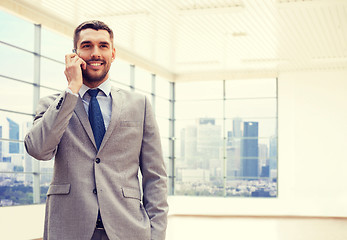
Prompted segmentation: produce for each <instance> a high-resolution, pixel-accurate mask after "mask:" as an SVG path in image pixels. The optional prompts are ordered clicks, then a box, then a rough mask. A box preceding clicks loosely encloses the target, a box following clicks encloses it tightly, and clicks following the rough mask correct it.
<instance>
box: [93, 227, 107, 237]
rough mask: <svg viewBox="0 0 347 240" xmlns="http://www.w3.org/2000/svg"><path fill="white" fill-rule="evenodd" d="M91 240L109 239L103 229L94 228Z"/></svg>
mask: <svg viewBox="0 0 347 240" xmlns="http://www.w3.org/2000/svg"><path fill="white" fill-rule="evenodd" d="M91 240H109V238H108V237H107V234H106V231H105V229H97V228H95V231H94V234H93V236H92V238H91Z"/></svg>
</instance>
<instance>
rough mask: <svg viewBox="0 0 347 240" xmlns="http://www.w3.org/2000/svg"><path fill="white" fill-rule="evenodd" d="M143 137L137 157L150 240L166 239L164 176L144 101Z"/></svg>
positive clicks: (156, 136) (152, 121)
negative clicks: (149, 227) (149, 228)
mask: <svg viewBox="0 0 347 240" xmlns="http://www.w3.org/2000/svg"><path fill="white" fill-rule="evenodd" d="M145 106H146V107H145V108H146V109H145V121H144V133H143V140H142V149H141V156H140V168H141V173H142V176H143V179H142V187H143V203H144V207H145V209H146V211H147V213H148V215H149V218H150V221H151V232H152V237H151V239H152V240H159V239H165V233H166V226H167V213H168V203H167V179H166V178H167V175H166V168H165V164H164V160H163V155H162V150H161V142H160V136H159V129H158V127H157V123H156V121H155V117H154V113H153V111H152V108H151V106H150V104H149V103H148V100H147V98H146V104H145Z"/></svg>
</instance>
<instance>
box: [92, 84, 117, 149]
mask: <svg viewBox="0 0 347 240" xmlns="http://www.w3.org/2000/svg"><path fill="white" fill-rule="evenodd" d="M119 90H120V89H119V88H114V87H113V86H112V88H111V96H112V111H111V112H112V113H111V120H110V124H109V125H108V128H107V130H106V133H105V136H104V139H103V140H102V143H101V146H100V149H99V151H100V150H101V149H102V148H103V147H104V145H105V144H106V142H107V140H108V139H109V138H110V136H111V135H112V132H113V130H114V129H115V128H116V126H117V125H119V117H120V114H121V111H122V107H123V97H122V94H121V93H120V92H119ZM92 136H93V135H92Z"/></svg>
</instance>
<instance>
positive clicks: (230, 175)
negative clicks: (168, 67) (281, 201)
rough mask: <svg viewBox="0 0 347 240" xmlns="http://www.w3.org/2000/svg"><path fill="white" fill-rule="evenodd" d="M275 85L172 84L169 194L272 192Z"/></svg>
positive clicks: (266, 82) (248, 194) (268, 81)
mask: <svg viewBox="0 0 347 240" xmlns="http://www.w3.org/2000/svg"><path fill="white" fill-rule="evenodd" d="M276 85H277V82H276V79H259V80H227V81H211V82H210V81H209V82H191V83H176V102H175V106H176V108H175V112H176V116H175V122H176V126H175V127H176V128H175V129H176V132H175V136H176V138H177V141H176V144H175V147H176V148H175V154H176V162H175V166H176V169H175V173H176V176H175V179H176V182H175V194H177V195H202V196H230V197H231V196H243V197H275V196H277V91H276V88H277V87H276ZM223 93H224V94H223ZM192 109H194V111H192Z"/></svg>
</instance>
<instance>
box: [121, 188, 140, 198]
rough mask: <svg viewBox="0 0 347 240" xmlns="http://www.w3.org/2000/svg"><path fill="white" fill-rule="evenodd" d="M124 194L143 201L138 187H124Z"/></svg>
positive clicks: (126, 196)
mask: <svg viewBox="0 0 347 240" xmlns="http://www.w3.org/2000/svg"><path fill="white" fill-rule="evenodd" d="M122 192H123V196H124V197H125V198H134V199H138V200H140V201H141V193H140V191H139V189H136V188H122Z"/></svg>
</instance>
